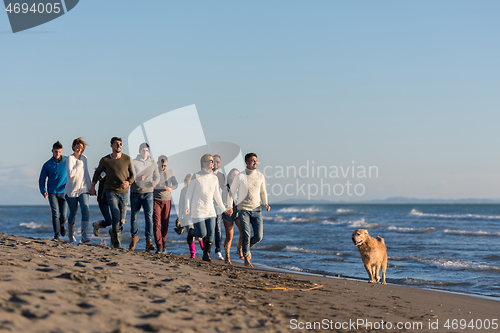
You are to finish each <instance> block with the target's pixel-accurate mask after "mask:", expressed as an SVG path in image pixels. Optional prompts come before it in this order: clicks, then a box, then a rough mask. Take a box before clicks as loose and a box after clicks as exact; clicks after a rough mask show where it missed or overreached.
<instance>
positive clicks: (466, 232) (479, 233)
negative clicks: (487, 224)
mask: <svg viewBox="0 0 500 333" xmlns="http://www.w3.org/2000/svg"><path fill="white" fill-rule="evenodd" d="M444 232H445V233H448V234H453V235H465V236H497V237H499V236H500V232H488V231H482V230H479V231H470V230H454V229H445V230H444Z"/></svg>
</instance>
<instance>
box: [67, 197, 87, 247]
mask: <svg viewBox="0 0 500 333" xmlns="http://www.w3.org/2000/svg"><path fill="white" fill-rule="evenodd" d="M66 202H67V203H68V207H69V217H68V224H71V225H74V224H75V220H76V214H78V203H80V210H81V212H82V240H86V239H88V237H87V226H88V223H89V219H90V218H89V194H88V193H83V194H80V195H79V196H78V197H73V198H70V197H68V196H67V195H66Z"/></svg>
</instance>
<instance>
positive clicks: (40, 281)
mask: <svg viewBox="0 0 500 333" xmlns="http://www.w3.org/2000/svg"><path fill="white" fill-rule="evenodd" d="M0 248H1V253H2V255H1V258H0V331H5V332H28V331H29V332H246V331H255V332H292V331H322V330H323V331H328V330H329V331H333V332H361V331H373V332H376V331H378V332H429V331H432V332H485V331H498V330H500V329H499V328H498V325H499V323H498V320H499V319H500V315H499V313H500V302H498V301H495V300H490V299H484V298H477V297H471V296H466V295H458V294H451V293H445V292H438V291H431V290H422V289H416V288H409V287H401V286H395V285H385V286H384V285H380V284H377V285H372V284H369V283H367V282H364V281H352V280H347V279H336V278H326V277H320V276H311V275H301V274H292V273H283V272H280V271H272V270H266V269H260V268H258V267H257V268H254V269H248V268H245V267H243V266H242V265H239V264H234V265H232V266H228V265H225V264H224V263H223V262H222V261H218V260H217V261H215V260H214V261H212V262H211V263H206V262H202V261H201V260H200V259H199V258H196V259H189V258H187V257H182V256H173V255H163V256H161V255H157V254H148V253H144V252H139V251H129V250H127V249H119V250H116V249H109V248H106V247H104V246H100V245H71V244H69V243H67V242H62V241H53V240H48V239H35V238H25V237H18V236H11V235H7V234H1V235H0ZM360 269H362V268H361V267H360ZM389 274H390V272H389ZM367 322H370V323H371V325H372V326H371V328H370V326H368V329H366V328H365V327H366V326H365V325H366V324H367ZM464 323H465V324H466V327H465V329H462V328H463V326H464ZM479 325H481V328H479ZM486 326H488V327H489V329H485V327H486ZM495 327H497V328H496V329H494V328H495Z"/></svg>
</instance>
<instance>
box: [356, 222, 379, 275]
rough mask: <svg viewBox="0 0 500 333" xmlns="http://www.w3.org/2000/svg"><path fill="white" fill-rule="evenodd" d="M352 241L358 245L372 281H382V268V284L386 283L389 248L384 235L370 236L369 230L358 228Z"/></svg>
mask: <svg viewBox="0 0 500 333" xmlns="http://www.w3.org/2000/svg"><path fill="white" fill-rule="evenodd" d="M352 242H353V243H354V245H356V246H357V247H358V250H359V253H360V254H361V259H362V260H363V264H365V269H366V272H367V273H368V277H369V278H370V283H377V282H379V281H380V276H379V275H378V273H379V271H380V269H382V284H386V283H385V271H386V270H387V248H386V247H385V241H384V239H383V238H382V237H380V236H377V239H375V238H373V237H370V235H369V234H368V230H366V229H357V230H354V232H353V233H352Z"/></svg>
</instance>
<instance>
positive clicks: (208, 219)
mask: <svg viewBox="0 0 500 333" xmlns="http://www.w3.org/2000/svg"><path fill="white" fill-rule="evenodd" d="M110 143H111V149H112V152H111V154H109V155H106V156H104V157H103V158H101V160H100V161H99V165H98V166H97V168H96V169H95V171H94V174H93V177H92V179H91V178H90V174H89V171H88V165H87V157H86V156H85V155H84V154H83V152H84V151H85V148H86V147H87V145H88V144H87V143H86V142H85V141H84V140H83V139H82V138H81V137H80V138H77V139H75V140H73V144H72V149H73V154H72V155H70V156H67V157H65V156H63V155H62V149H63V146H62V144H61V143H60V142H59V141H58V142H56V143H54V145H53V146H52V158H51V159H49V160H48V161H47V162H46V163H45V164H44V165H43V167H42V170H41V173H40V178H39V188H40V192H41V194H42V195H43V196H44V198H48V200H49V204H50V207H51V212H52V225H53V229H54V239H56V240H59V239H60V237H61V236H62V237H64V236H66V228H65V223H66V221H67V222H68V230H67V234H68V238H69V241H70V242H71V243H76V238H75V220H76V216H77V213H78V205H80V210H81V215H82V219H81V243H83V244H85V243H89V242H90V239H89V237H88V234H89V233H88V228H89V220H90V218H89V196H97V202H98V204H99V209H100V211H101V213H102V215H103V220H100V221H98V222H94V223H93V225H92V227H93V234H94V235H95V236H96V237H98V236H99V229H101V228H107V227H109V226H111V228H110V230H109V234H110V238H111V246H112V247H114V248H121V234H122V231H123V225H124V224H125V220H126V213H127V207H128V199H129V196H130V208H131V218H130V234H131V240H130V245H129V249H130V250H135V248H136V245H137V242H138V241H139V236H138V233H139V230H138V229H139V228H138V225H139V223H138V217H139V212H140V210H141V208H142V209H143V211H144V218H145V237H146V248H145V251H146V252H151V251H153V250H155V249H156V252H157V253H159V254H165V253H166V250H165V243H166V240H167V232H168V226H169V219H170V210H171V201H172V191H174V190H175V189H177V187H178V182H177V180H176V177H175V172H174V171H173V170H171V169H168V168H167V164H168V158H167V157H166V156H165V155H161V156H159V157H158V160H157V162H155V161H154V160H153V159H152V158H151V156H150V147H149V144H148V143H142V144H141V145H140V147H139V154H138V155H137V157H136V158H135V159H133V160H132V159H131V158H130V157H129V156H128V155H126V154H124V153H122V152H121V151H122V148H123V143H122V140H121V138H118V137H113V138H111V142H110ZM245 164H246V168H245V170H244V171H242V172H239V170H237V169H232V170H231V171H229V173H228V175H227V179H226V177H225V176H224V174H223V173H222V171H221V170H220V166H221V157H220V156H219V155H213V156H212V155H210V154H205V155H203V156H202V157H201V159H200V167H201V168H200V169H201V170H200V171H199V172H197V173H195V174H191V173H190V174H187V175H186V176H185V178H184V188H183V189H182V190H181V195H180V200H179V204H178V206H177V213H178V221H176V225H177V228H176V231H177V232H178V233H182V231H183V229H182V228H183V227H185V228H186V230H187V243H188V246H189V251H190V256H191V258H194V257H195V255H196V250H195V244H194V240H195V238H196V239H198V241H199V243H200V247H201V248H202V250H203V257H202V259H203V260H204V261H211V258H210V251H211V247H212V244H213V243H214V242H215V253H216V256H217V257H218V258H219V259H222V260H225V262H226V263H227V264H231V260H230V248H231V243H232V238H233V233H234V225H236V227H237V228H238V230H239V233H240V238H239V241H238V247H237V254H238V256H239V257H240V258H241V259H243V260H244V263H245V266H248V267H252V264H251V263H250V259H251V253H250V248H251V247H252V246H254V245H255V244H257V243H258V242H260V241H261V240H262V237H263V219H262V215H261V201H262V203H263V204H264V208H265V209H266V210H267V211H269V210H270V206H269V205H268V202H267V192H266V187H265V179H264V175H263V174H262V173H260V172H259V171H257V170H256V169H257V166H258V160H257V155H256V154H254V153H249V154H246V155H245ZM97 184H99V185H98V189H97V191H96V186H97ZM129 191H130V194H129ZM68 207H69V216H68V215H67V210H68ZM222 224H224V228H225V231H226V239H225V241H224V251H225V259H224V256H223V255H222V253H221V248H222V231H221V229H222V227H221V225H222ZM251 229H253V236H252V237H251V232H252V230H251ZM153 237H154V243H153Z"/></svg>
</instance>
